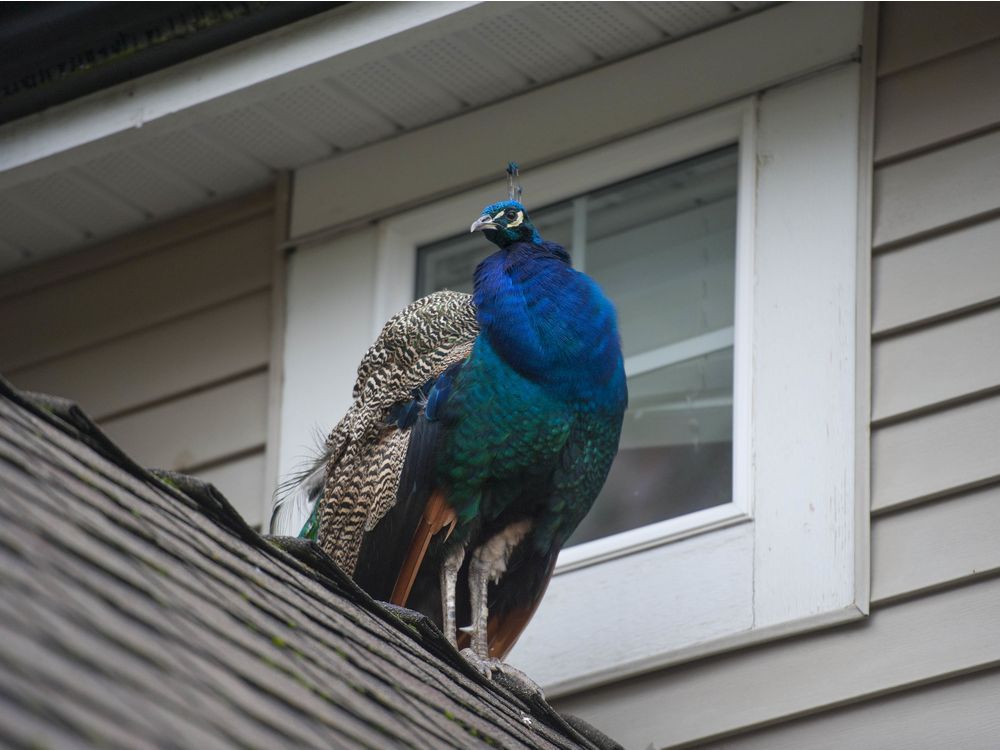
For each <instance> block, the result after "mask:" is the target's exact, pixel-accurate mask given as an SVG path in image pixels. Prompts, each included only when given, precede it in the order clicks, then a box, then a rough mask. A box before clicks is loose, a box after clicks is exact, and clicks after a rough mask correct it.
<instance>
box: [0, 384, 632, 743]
mask: <svg viewBox="0 0 1000 750" xmlns="http://www.w3.org/2000/svg"><path fill="white" fill-rule="evenodd" d="M0 461H2V462H3V469H2V470H0V745H2V746H4V747H10V746H13V747H28V746H30V747H68V746H83V745H85V746H107V747H127V748H135V747H147V746H156V747H185V748H191V747H198V748H215V747H231V746H237V745H238V746H243V747H285V746H293V745H294V746H295V747H316V748H320V747H322V748H353V747H372V748H390V747H407V748H447V747H454V748H475V747H487V746H489V747H505V748H521V747H531V748H577V747H586V748H591V747H617V745H615V744H614V743H613V742H611V741H610V740H608V739H607V738H606V737H603V735H600V734H599V733H597V732H596V731H594V730H592V729H591V728H589V727H588V726H586V725H585V724H583V723H582V722H579V721H577V720H574V719H571V718H570V719H566V718H563V717H561V716H559V715H558V714H557V713H555V712H554V711H553V710H552V709H551V708H550V707H549V706H548V705H547V704H546V703H545V702H544V701H542V700H540V699H538V698H527V697H519V696H518V695H516V694H515V693H514V692H511V691H510V690H508V689H506V688H505V687H503V686H501V685H499V684H497V683H495V682H489V681H487V680H486V679H484V678H483V677H482V676H480V675H479V674H478V673H477V672H476V671H475V670H474V669H472V668H471V667H470V666H469V665H468V664H467V663H466V662H465V660H464V659H463V658H462V657H461V656H460V655H459V654H458V653H457V652H456V651H455V650H454V649H452V647H451V646H450V645H449V644H448V643H447V641H446V640H445V639H444V637H443V636H442V635H441V633H440V632H439V631H438V630H437V629H436V628H435V627H434V626H433V625H431V624H430V623H429V622H427V621H426V620H424V619H421V618H420V617H419V616H417V615H416V613H411V615H412V616H409V617H400V616H398V615H397V614H396V613H394V612H392V611H390V610H389V609H387V608H385V607H383V606H382V605H380V604H379V603H377V602H375V601H373V600H372V599H371V598H370V597H368V596H367V595H366V594H365V593H364V592H363V591H361V590H360V589H359V588H358V587H357V586H356V585H355V584H354V583H353V582H352V581H351V580H350V578H348V577H347V576H346V575H344V574H343V573H342V572H341V571H340V570H339V569H338V568H337V567H336V566H335V565H334V564H333V562H332V560H330V558H328V557H326V556H325V555H324V554H323V553H322V552H320V551H319V550H318V548H317V547H315V546H314V545H312V544H311V543H298V544H297V545H291V546H289V545H288V544H287V543H284V542H282V541H281V540H274V539H270V540H269V539H268V538H266V537H262V536H260V535H258V534H257V533H256V532H254V531H253V530H252V529H250V528H249V527H248V526H247V525H246V523H244V521H243V520H242V518H240V516H239V514H238V513H236V511H235V510H233V507H232V506H231V505H230V503H229V502H228V500H226V498H225V497H223V496H222V495H221V494H219V493H218V491H217V490H216V489H215V488H214V487H213V486H211V485H207V484H202V483H199V482H197V481H196V480H194V479H191V478H189V477H184V476H181V475H175V474H167V473H159V474H157V473H152V472H149V471H146V470H144V469H142V468H141V467H139V466H137V465H136V464H135V463H134V462H133V461H132V460H131V459H130V458H129V457H128V456H127V455H125V454H124V453H123V452H122V451H121V450H120V449H119V448H118V447H116V446H115V445H114V444H113V443H111V442H110V441H109V440H108V439H107V438H106V437H105V436H104V435H103V434H102V433H101V431H100V429H99V428H97V427H96V426H95V425H94V424H93V423H92V422H91V421H90V420H89V419H88V418H87V416H86V415H85V414H84V413H83V412H82V411H81V410H80V409H79V408H78V407H76V406H75V405H74V404H72V403H70V402H67V401H64V400H61V399H55V398H51V397H46V396H38V395H34V394H27V393H21V392H18V391H16V390H15V389H13V388H12V387H11V386H10V384H8V383H7V382H6V381H4V380H2V379H0ZM574 727H576V728H574ZM588 738H589V739H588Z"/></svg>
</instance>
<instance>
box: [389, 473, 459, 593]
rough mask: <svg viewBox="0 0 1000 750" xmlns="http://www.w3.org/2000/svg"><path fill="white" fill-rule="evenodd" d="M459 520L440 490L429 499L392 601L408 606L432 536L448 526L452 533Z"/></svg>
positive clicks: (393, 591) (404, 562)
mask: <svg viewBox="0 0 1000 750" xmlns="http://www.w3.org/2000/svg"><path fill="white" fill-rule="evenodd" d="M457 522H458V517H457V516H456V515H455V511H454V510H452V509H451V506H450V505H448V503H447V502H446V501H445V499H444V494H443V493H442V492H440V491H437V492H435V493H434V494H432V495H431V497H430V499H429V500H428V501H427V507H426V508H424V514H423V515H422V516H421V517H420V522H419V523H418V524H417V528H416V530H415V531H414V532H413V540H412V541H411V542H410V548H409V551H408V552H407V553H406V559H405V560H404V561H403V566H402V567H401V568H400V569H399V575H398V576H396V585H395V586H393V588H392V596H390V597H389V601H390V602H392V603H393V604H395V605H397V606H399V607H405V606H406V600H407V599H409V598H410V590H411V589H412V588H413V582H414V581H415V580H416V578H417V572H418V571H419V570H420V564H421V563H422V562H423V561H424V555H426V554H427V547H428V545H429V544H430V543H431V538H432V537H433V536H434V535H435V534H437V533H438V532H439V531H441V529H443V528H445V527H446V526H447V527H448V534H449V535H450V534H451V531H452V529H454V528H455V524H456V523H457Z"/></svg>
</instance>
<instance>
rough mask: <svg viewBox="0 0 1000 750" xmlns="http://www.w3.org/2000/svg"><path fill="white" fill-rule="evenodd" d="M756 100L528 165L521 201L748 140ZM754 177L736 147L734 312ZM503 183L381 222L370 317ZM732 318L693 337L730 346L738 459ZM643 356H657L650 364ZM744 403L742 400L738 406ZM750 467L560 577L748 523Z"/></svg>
mask: <svg viewBox="0 0 1000 750" xmlns="http://www.w3.org/2000/svg"><path fill="white" fill-rule="evenodd" d="M755 102H756V100H755V98H752V97H751V98H747V99H744V100H743V101H740V102H738V103H735V104H731V105H728V106H725V107H720V108H718V109H716V110H713V111H711V112H708V113H705V114H702V115H698V116H697V117H692V118H689V119H687V120H683V121H680V122H676V123H672V124H670V125H666V126H663V127H659V128H656V129H654V130H651V131H648V132H646V133H642V134H640V135H636V136H633V137H631V138H625V139H622V140H620V141H617V142H615V143H613V144H610V145H607V146H603V147H601V148H597V149H594V150H592V151H589V152H587V153H585V154H581V155H579V156H576V157H573V158H571V159H565V160H562V161H560V162H557V163H554V164H550V165H548V166H546V167H542V168H540V169H538V170H532V171H531V172H530V173H527V174H525V175H524V176H523V177H522V183H523V185H524V189H525V197H524V200H525V201H526V203H527V204H528V205H533V206H539V205H549V204H552V203H557V202H559V201H563V200H566V199H568V198H570V197H572V195H574V194H579V193H582V192H589V191H591V190H594V189H597V188H601V187H604V186H606V185H609V184H612V183H615V182H619V181H621V180H625V179H628V178H630V177H635V176H636V175H639V174H642V173H644V172H650V171H652V170H655V169H658V168H660V167H665V166H667V165H669V164H673V163H676V162H679V161H683V160H684V159H688V158H691V157H694V156H697V155H699V154H703V153H705V152H707V151H712V150H714V149H717V148H721V147H724V146H727V145H731V144H733V143H736V142H739V143H753V142H754V132H755V123H756V108H755ZM755 183H756V155H755V153H754V152H753V150H747V149H745V148H742V149H741V150H740V156H739V185H738V187H737V195H738V196H739V197H738V201H737V231H736V236H737V252H736V258H737V268H736V289H737V294H736V297H737V302H736V309H737V310H738V311H739V310H745V309H746V308H748V307H749V301H748V299H749V296H750V295H751V294H752V291H753V276H752V273H751V269H752V267H753V264H752V258H753V247H752V245H753V231H752V219H751V218H750V217H752V215H753V195H754V189H753V186H754V185H755ZM503 189H504V188H503V184H502V182H501V181H499V180H498V181H497V183H496V184H495V185H492V186H486V187H483V188H480V189H478V190H473V191H469V192H466V193H463V194H461V195H458V196H454V197H452V198H447V199H445V200H441V201H437V202H435V203H433V204H430V205H427V206H422V207H421V208H420V209H416V210H413V211H407V212H405V213H402V214H397V215H396V216H393V217H391V218H389V219H386V220H384V221H382V222H380V223H379V243H378V251H377V256H376V272H375V274H376V275H375V297H374V310H373V315H372V320H373V321H384V320H387V319H388V318H389V317H390V316H391V315H393V314H394V311H398V310H400V309H402V308H403V307H405V306H406V305H408V304H409V303H410V302H412V301H413V290H414V288H415V286H416V269H417V248H418V247H419V246H421V245H425V244H428V243H430V242H434V241H437V240H441V239H443V237H442V234H444V235H445V236H448V235H453V234H454V224H455V217H456V216H472V215H473V214H475V215H476V216H478V215H479V211H480V210H481V209H482V207H483V206H485V205H488V204H489V203H492V202H493V201H495V200H498V199H499V198H500V197H502V195H501V194H502V192H503ZM741 319H742V320H744V323H743V324H742V325H741V324H740V323H739V321H740V320H741ZM737 321H738V322H737V324H736V325H735V326H734V327H733V328H732V329H724V330H722V331H713V332H711V333H709V334H706V335H705V336H704V337H699V338H704V339H706V342H702V343H706V345H711V347H712V349H713V350H714V349H718V348H720V346H723V345H726V346H728V345H733V346H734V349H735V352H736V353H735V356H734V359H735V361H736V366H735V373H734V399H733V401H734V404H736V405H737V407H736V408H735V410H734V414H733V424H734V429H733V432H734V436H733V452H734V456H746V455H748V454H749V451H748V447H749V426H750V425H749V409H748V408H746V405H747V404H748V403H749V402H748V399H747V398H746V396H745V395H746V394H747V393H749V388H750V382H749V377H750V362H749V358H750V327H749V325H748V324H746V321H745V314H744V315H743V316H741V315H739V314H738V315H737ZM380 328H381V323H376V324H375V329H376V330H373V331H372V335H373V337H374V336H376V335H377V334H378V331H379V329H380ZM723 339H726V340H725V341H723ZM698 343H699V342H696V341H693V340H686V341H683V342H680V344H678V345H677V347H678V348H679V349H685V348H691V347H693V346H696V345H697V344H698ZM697 353H698V352H695V351H694V350H693V349H692V350H691V351H688V352H677V353H676V355H677V356H679V357H681V358H682V359H688V358H690V357H692V356H696V355H697ZM662 358H663V350H662V349H657V350H655V351H653V352H645V353H642V354H639V355H637V356H635V357H629V358H627V359H626V361H625V369H626V372H628V374H630V375H631V374H635V373H636V372H643V371H645V370H647V369H652V367H660V366H662V365H663V362H661V361H659V360H661V359H662ZM647 359H656V360H657V361H656V362H647V361H646V360H647ZM741 404H742V405H744V406H743V407H740V406H739V405H741ZM749 470H750V466H749V462H748V461H746V460H740V461H737V462H736V464H735V465H734V467H733V485H734V486H733V501H732V502H729V503H725V504H723V505H718V506H715V507H713V508H706V509H704V510H701V511H697V512H695V513H688V514H685V515H683V516H679V517H677V518H670V519H667V520H665V521H660V522H658V523H653V524H650V525H647V526H643V527H641V528H637V529H631V530H628V531H623V532H620V533H618V534H613V535H611V536H607V537H604V538H601V539H595V540H593V541H590V542H585V543H583V544H578V545H575V546H573V547H571V548H569V549H566V550H564V551H563V552H562V553H561V554H560V555H559V562H558V563H557V565H556V575H557V576H558V575H560V574H562V573H565V572H567V571H569V570H576V569H579V568H582V567H586V566H588V565H593V564H595V563H599V562H604V561H606V560H609V559H612V558H615V557H620V556H623V555H627V554H631V553H633V552H638V551H640V550H643V549H648V548H650V547H654V546H657V545H659V544H664V543H667V542H672V541H676V540H678V539H683V538H685V537H688V536H692V535H695V534H699V533H702V532H704V531H709V530H712V529H718V528H722V527H724V526H729V525H732V524H737V523H742V522H745V521H748V520H750V517H751V516H750V512H751V503H750V499H751V493H750V491H749V485H750V482H749V476H748V473H749Z"/></svg>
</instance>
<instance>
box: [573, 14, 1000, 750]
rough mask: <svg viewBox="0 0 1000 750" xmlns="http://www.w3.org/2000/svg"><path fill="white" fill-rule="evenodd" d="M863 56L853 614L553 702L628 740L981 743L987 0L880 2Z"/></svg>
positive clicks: (998, 378)
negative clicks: (868, 125)
mask: <svg viewBox="0 0 1000 750" xmlns="http://www.w3.org/2000/svg"><path fill="white" fill-rule="evenodd" d="M877 73H878V77H877V88H876V116H875V149H874V151H875V163H874V184H873V188H874V195H873V246H874V251H873V258H872V284H873V288H872V330H873V336H872V352H871V354H872V368H873V369H872V455H871V460H872V521H871V523H872V528H871V533H872V542H871V543H872V611H871V616H870V617H869V618H868V620H867V621H865V622H862V623H858V624H854V625H850V626H846V627H838V628H834V629H831V630H828V631H824V632H820V633H818V634H815V635H810V636H803V637H799V638H795V639H790V640H785V641H777V642H775V643H772V644H769V645H764V646H760V647H757V648H754V649H749V650H743V651H738V652H734V653H733V654H731V655H728V656H726V655H724V656H720V657H716V658H714V659H711V660H705V661H701V662H694V663H691V664H688V665H686V666H681V667H678V668H675V669H671V670H664V671H662V672H659V673H654V674H649V675H646V676H645V677H641V678H639V679H636V680H632V681H629V682H627V683H619V684H615V685H609V686H606V687H605V688H603V689H597V690H593V691H590V692H589V693H586V694H579V695H576V696H571V697H568V698H565V699H562V700H560V701H558V702H557V706H558V707H559V708H560V709H562V710H567V711H571V712H575V713H578V714H580V715H581V716H583V717H584V718H586V719H588V720H590V721H592V722H593V723H594V724H595V725H596V726H599V727H601V728H602V729H603V730H605V731H607V732H608V733H609V734H611V735H612V736H614V737H616V738H617V739H619V740H620V741H622V742H623V743H624V744H625V745H626V746H627V747H636V748H640V747H646V746H648V745H649V743H650V741H651V740H652V741H653V743H654V746H656V747H681V746H683V747H713V748H732V749H734V750H735V749H736V748H739V749H740V750H743V749H744V748H746V749H749V748H761V749H764V748H768V749H774V750H780V749H781V748H802V747H808V748H844V747H851V748H866V747H867V748H934V747H961V748H978V747H995V746H996V737H997V736H998V733H1000V715H998V714H997V712H996V706H997V705H998V701H1000V668H998V665H1000V640H998V639H997V637H996V634H997V632H1000V578H998V577H996V573H997V572H998V571H1000V545H998V544H997V539H998V538H1000V451H998V450H997V446H998V445H1000V354H998V352H1000V252H998V250H997V248H998V246H1000V99H998V98H997V97H996V94H995V92H996V91H997V90H998V87H1000V7H998V6H996V5H994V4H971V3H970V4H965V3H940V4H939V3H927V4H910V3H891V4H889V3H887V4H882V6H881V8H880V20H879V43H878V71H877ZM651 727H652V728H651ZM713 738H714V739H713Z"/></svg>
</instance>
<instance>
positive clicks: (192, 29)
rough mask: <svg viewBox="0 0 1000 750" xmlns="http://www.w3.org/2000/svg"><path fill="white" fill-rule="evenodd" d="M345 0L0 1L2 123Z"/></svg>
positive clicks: (258, 32)
mask: <svg viewBox="0 0 1000 750" xmlns="http://www.w3.org/2000/svg"><path fill="white" fill-rule="evenodd" d="M346 4H347V3H343V2H317V3H306V2H287V3H283V2H246V3H207V2H206V3H138V2H135V3H125V2H117V3H99V2H79V3H25V2H6V3H3V4H0V124H3V123H5V122H9V121H11V120H15V119H17V118H19V117H24V116H25V115H28V114H31V113H33V112H38V111H41V110H43V109H46V108H48V107H52V106H54V105H56V104H62V103H64V102H67V101H70V100H72V99H76V98H78V97H81V96H84V95H86V94H90V93H93V92H94V91H99V90H101V89H104V88H108V87H110V86H114V85H116V84H119V83H122V82H124V81H130V80H132V79H134V78H138V77H139V76H143V75H146V74H147V73H152V72H154V71H156V70H161V69H163V68H167V67H169V66H171V65H176V64H177V63H180V62H183V61H185V60H189V59H191V58H193V57H197V56H198V55H202V54H205V53H206V52H211V51H213V50H216V49H219V48H221V47H226V46H228V45H230V44H233V43H235V42H240V41H243V40H245V39H249V38H250V37H253V36H256V35H258V34H261V33H264V32H266V31H270V30H272V29H276V28H279V27H281V26H285V25H287V24H290V23H294V22H295V21H300V20H302V19H304V18H308V17H309V16H313V15H315V14H317V13H321V12H323V11H326V10H329V9H331V8H335V7H337V6H340V5H346Z"/></svg>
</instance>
